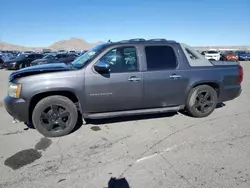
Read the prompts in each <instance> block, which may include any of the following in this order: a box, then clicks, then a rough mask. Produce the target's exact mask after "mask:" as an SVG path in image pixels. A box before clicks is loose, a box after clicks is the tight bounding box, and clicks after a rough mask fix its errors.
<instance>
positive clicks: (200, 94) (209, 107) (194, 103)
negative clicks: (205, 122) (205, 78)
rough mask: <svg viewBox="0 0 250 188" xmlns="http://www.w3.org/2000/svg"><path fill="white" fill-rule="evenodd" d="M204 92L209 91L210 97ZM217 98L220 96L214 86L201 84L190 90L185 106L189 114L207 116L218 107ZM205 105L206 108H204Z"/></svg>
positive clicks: (199, 116)
mask: <svg viewBox="0 0 250 188" xmlns="http://www.w3.org/2000/svg"><path fill="white" fill-rule="evenodd" d="M204 93H209V94H208V96H209V97H208V98H207V96H206V94H204ZM206 98H207V100H206ZM217 100H218V96H217V92H216V91H215V90H214V88H212V87H211V86H209V85H199V86H197V87H195V88H193V89H192V90H191V91H190V93H189V96H188V98H187V102H186V106H185V108H186V111H187V112H188V114H189V115H190V116H192V117H198V118H201V117H207V116H209V115H210V114H211V113H212V112H213V111H214V109H215V108H216V105H217ZM204 101H205V102H204ZM206 101H207V102H206ZM198 105H200V106H198ZM203 105H204V107H203V108H204V109H205V110H202V106H203Z"/></svg>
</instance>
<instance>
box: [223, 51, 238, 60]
mask: <svg viewBox="0 0 250 188" xmlns="http://www.w3.org/2000/svg"><path fill="white" fill-rule="evenodd" d="M220 60H221V61H238V60H239V57H238V55H237V54H236V53H235V52H233V51H226V52H223V53H222V54H221V58H220Z"/></svg>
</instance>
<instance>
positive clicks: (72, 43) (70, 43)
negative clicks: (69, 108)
mask: <svg viewBox="0 0 250 188" xmlns="http://www.w3.org/2000/svg"><path fill="white" fill-rule="evenodd" d="M102 43H104V42H102V41H99V42H96V43H89V42H87V41H86V40H84V39H79V38H70V39H69V40H61V41H58V42H55V43H53V44H52V45H50V46H46V47H25V46H20V45H14V44H10V43H6V42H0V50H18V51H28V50H34V51H41V50H42V49H51V50H53V51H57V50H89V49H91V48H93V47H94V46H96V45H98V44H102ZM195 48H196V49H199V50H208V49H238V50H240V49H242V50H247V49H248V50H250V46H202V47H195Z"/></svg>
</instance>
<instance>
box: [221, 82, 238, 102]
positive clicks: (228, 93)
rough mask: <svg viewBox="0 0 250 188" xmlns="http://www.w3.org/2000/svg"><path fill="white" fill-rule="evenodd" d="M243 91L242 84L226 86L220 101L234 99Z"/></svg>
mask: <svg viewBox="0 0 250 188" xmlns="http://www.w3.org/2000/svg"><path fill="white" fill-rule="evenodd" d="M241 92H242V89H241V86H240V85H238V86H234V87H228V88H224V89H223V90H222V91H221V92H220V97H219V101H220V102H226V101H230V100H233V99H235V98H237V97H239V96H240V94H241Z"/></svg>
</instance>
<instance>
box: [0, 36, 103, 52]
mask: <svg viewBox="0 0 250 188" xmlns="http://www.w3.org/2000/svg"><path fill="white" fill-rule="evenodd" d="M102 43H103V42H96V43H89V42H87V41H85V40H83V39H79V38H71V39H69V40H62V41H58V42H55V43H54V44H52V45H50V46H44V47H25V46H20V45H14V44H9V43H6V42H0V50H18V51H28V50H35V51H41V50H42V49H45V48H46V49H51V50H89V49H91V48H93V47H94V46H96V45H98V44H102Z"/></svg>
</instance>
